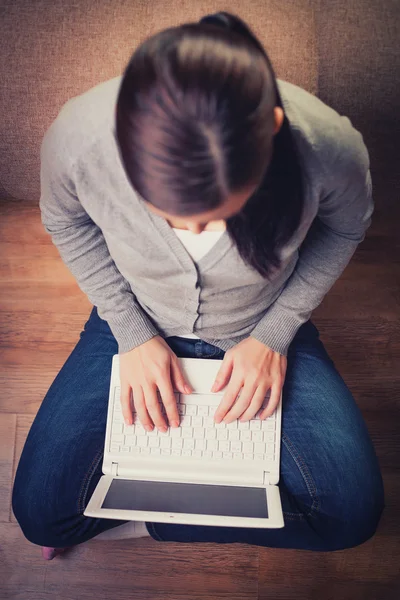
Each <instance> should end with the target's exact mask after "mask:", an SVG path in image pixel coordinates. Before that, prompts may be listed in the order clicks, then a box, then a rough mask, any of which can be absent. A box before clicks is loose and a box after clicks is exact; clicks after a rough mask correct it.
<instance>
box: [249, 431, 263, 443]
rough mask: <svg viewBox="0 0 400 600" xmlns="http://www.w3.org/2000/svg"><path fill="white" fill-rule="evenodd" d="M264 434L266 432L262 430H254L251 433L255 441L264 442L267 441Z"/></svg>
mask: <svg viewBox="0 0 400 600" xmlns="http://www.w3.org/2000/svg"><path fill="white" fill-rule="evenodd" d="M264 435H265V433H263V432H262V431H253V432H252V434H251V439H252V441H253V442H262V441H265V440H264Z"/></svg>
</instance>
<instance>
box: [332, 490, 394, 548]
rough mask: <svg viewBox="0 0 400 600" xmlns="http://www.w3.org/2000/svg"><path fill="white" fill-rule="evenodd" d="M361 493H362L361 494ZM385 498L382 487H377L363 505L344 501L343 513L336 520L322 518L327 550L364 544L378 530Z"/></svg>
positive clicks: (349, 500)
mask: <svg viewBox="0 0 400 600" xmlns="http://www.w3.org/2000/svg"><path fill="white" fill-rule="evenodd" d="M361 493H362V492H361ZM384 508H385V498H384V492H383V487H382V488H381V487H378V488H377V489H376V490H375V492H374V493H373V495H369V497H368V501H366V502H365V503H364V504H358V503H352V501H351V498H348V499H347V507H346V499H344V511H343V512H342V514H340V515H339V516H338V517H336V518H331V517H323V521H325V524H323V525H322V529H321V531H322V530H323V534H322V537H323V538H324V540H325V543H326V546H327V548H326V549H327V550H345V549H347V548H354V547H356V546H360V545H361V544H364V543H365V542H366V541H368V540H369V539H371V538H372V537H373V536H374V535H375V533H376V531H377V528H378V525H379V522H380V519H381V516H382V513H383V510H384Z"/></svg>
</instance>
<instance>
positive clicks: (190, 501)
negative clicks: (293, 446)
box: [83, 354, 284, 528]
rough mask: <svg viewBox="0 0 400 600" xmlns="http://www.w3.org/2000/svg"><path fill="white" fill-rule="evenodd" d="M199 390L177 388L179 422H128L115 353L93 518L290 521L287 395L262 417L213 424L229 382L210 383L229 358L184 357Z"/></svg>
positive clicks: (271, 524)
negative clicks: (284, 432)
mask: <svg viewBox="0 0 400 600" xmlns="http://www.w3.org/2000/svg"><path fill="white" fill-rule="evenodd" d="M179 362H180V365H181V369H182V372H183V374H184V376H185V378H186V380H187V382H188V383H189V384H190V385H191V386H192V389H193V390H194V391H193V393H191V394H182V393H180V392H175V397H176V400H177V407H178V413H179V416H180V424H179V427H178V428H172V427H170V426H169V424H168V417H167V415H166V412H165V407H164V405H163V403H162V401H161V397H160V396H159V401H160V405H161V409H162V413H163V416H164V418H165V421H166V423H167V426H168V430H167V431H166V432H165V433H162V432H160V431H159V430H158V429H157V427H155V426H154V429H153V431H152V432H147V431H146V430H145V429H144V428H143V427H142V425H141V423H140V422H139V420H138V418H137V414H136V412H134V413H133V425H130V426H127V425H126V424H125V422H124V419H123V416H122V411H121V403H120V379H119V356H118V354H116V355H115V356H114V357H113V362H112V372H111V382H110V396H109V404H108V416H107V427H106V439H105V447H104V457H103V465H102V472H103V473H104V475H103V476H102V477H101V478H100V480H99V482H98V484H97V487H96V489H95V491H94V493H93V495H92V497H91V499H90V501H89V504H88V506H87V507H86V509H85V511H84V513H83V514H84V515H85V516H87V517H99V518H103V519H120V520H126V521H128V520H132V521H147V522H155V523H181V524H186V525H187V524H191V525H214V526H222V527H223V526H226V527H258V528H262V527H265V528H279V527H284V520H283V514H282V506H281V498H280V493H279V488H278V485H277V484H278V481H279V466H280V444H281V413H282V395H281V398H280V402H279V404H278V407H277V408H276V410H275V412H274V413H273V414H272V416H270V417H269V418H268V419H265V420H263V421H262V420H260V418H259V414H260V412H261V410H263V408H264V407H265V406H266V404H267V402H268V398H269V395H270V392H268V393H267V395H266V399H265V400H264V405H263V407H262V408H261V409H260V410H259V411H258V413H257V415H256V416H255V417H254V418H253V419H251V420H250V421H247V422H244V423H240V422H239V420H238V419H236V420H235V421H233V422H232V423H229V424H226V423H223V422H221V423H219V424H216V423H215V422H214V414H215V412H216V409H217V408H218V406H219V404H220V403H221V400H222V398H223V395H224V391H225V389H226V387H225V388H224V389H223V390H221V391H219V392H217V393H211V392H210V389H211V387H212V384H213V383H214V380H215V378H216V375H217V373H218V371H219V369H220V367H221V364H222V360H215V359H207V358H205V359H203V358H179Z"/></svg>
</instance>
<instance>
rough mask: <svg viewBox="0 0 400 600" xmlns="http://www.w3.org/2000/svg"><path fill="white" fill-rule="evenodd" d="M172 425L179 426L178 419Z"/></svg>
mask: <svg viewBox="0 0 400 600" xmlns="http://www.w3.org/2000/svg"><path fill="white" fill-rule="evenodd" d="M171 426H172V427H179V423H178V421H172V423H171Z"/></svg>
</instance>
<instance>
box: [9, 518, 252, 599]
mask: <svg viewBox="0 0 400 600" xmlns="http://www.w3.org/2000/svg"><path fill="white" fill-rule="evenodd" d="M0 538H1V539H2V541H3V550H2V554H3V557H2V558H3V560H2V561H0V597H1V598H4V600H11V599H12V600H15V599H20V600H32V598H37V599H38V600H43V599H47V598H49V600H50V594H51V600H54V599H57V600H60V599H63V598H65V600H72V599H73V600H75V599H78V598H79V600H93V598H96V600H110V598H113V600H135V599H137V600H178V599H182V600H183V599H186V598H190V600H209V599H210V598H212V599H213V600H219V599H221V600H222V599H226V600H228V599H229V600H257V587H258V586H257V573H258V553H257V550H256V549H255V548H251V547H248V546H246V545H242V544H237V545H236V546H235V547H227V546H225V547H224V545H216V544H215V545H214V544H196V545H193V546H190V545H188V544H174V543H169V544H167V543H162V542H157V541H155V540H153V539H152V538H150V537H145V538H138V539H132V540H118V541H100V540H96V541H95V540H91V541H89V542H87V543H85V544H81V545H79V546H75V548H73V549H72V550H70V551H69V552H68V554H66V555H65V556H61V557H57V558H55V559H54V560H52V561H51V562H47V561H44V560H43V559H42V558H41V555H40V548H39V547H38V546H36V545H34V544H31V543H30V542H29V541H28V540H26V538H25V537H24V536H23V534H22V532H21V529H20V528H19V527H18V525H14V524H13V523H7V524H0ZM188 549H189V550H190V552H188Z"/></svg>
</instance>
